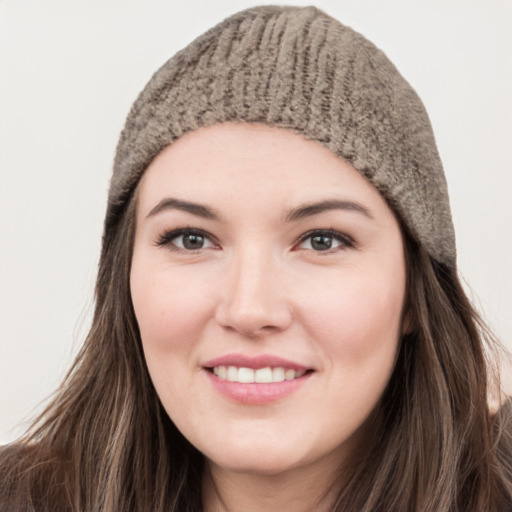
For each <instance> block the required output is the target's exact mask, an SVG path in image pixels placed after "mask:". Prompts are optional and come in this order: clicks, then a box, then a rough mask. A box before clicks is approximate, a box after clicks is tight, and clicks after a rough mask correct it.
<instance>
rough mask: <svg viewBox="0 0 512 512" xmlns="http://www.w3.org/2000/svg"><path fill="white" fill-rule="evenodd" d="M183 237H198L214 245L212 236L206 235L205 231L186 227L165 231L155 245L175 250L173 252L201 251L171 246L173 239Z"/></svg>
mask: <svg viewBox="0 0 512 512" xmlns="http://www.w3.org/2000/svg"><path fill="white" fill-rule="evenodd" d="M183 235H197V236H200V237H203V238H205V239H208V240H210V241H211V242H212V243H215V242H214V238H213V236H212V235H210V234H209V233H207V232H206V231H203V230H202V229H196V228H190V227H186V228H179V229H174V230H172V231H166V232H165V233H163V234H162V235H161V236H160V237H159V238H158V240H157V242H156V245H157V246H158V247H171V248H172V250H175V251H184V252H190V253H193V252H197V251H200V250H201V248H200V249H197V250H194V249H182V248H181V247H177V246H175V245H174V244H172V241H173V240H174V239H176V238H178V237H180V236H183Z"/></svg>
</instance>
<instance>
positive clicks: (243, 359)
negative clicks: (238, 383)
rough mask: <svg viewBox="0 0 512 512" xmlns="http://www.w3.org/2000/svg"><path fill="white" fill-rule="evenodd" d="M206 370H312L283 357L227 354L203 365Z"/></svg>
mask: <svg viewBox="0 0 512 512" xmlns="http://www.w3.org/2000/svg"><path fill="white" fill-rule="evenodd" d="M202 366H203V367H204V368H213V367H215V366H238V368H241V367H243V368H252V369H253V370H257V369H258V368H266V367H267V366H270V367H271V368H277V367H282V368H284V369H285V370H288V369H290V370H296V371H300V370H310V369H311V368H308V367H307V366H304V365H302V364H298V363H296V362H294V361H290V360H288V359H283V358H282V357H278V356H272V355H266V354H262V355H260V356H246V355H243V354H226V355H224V356H221V357H217V358H215V359H212V360H210V361H207V362H205V363H203V364H202Z"/></svg>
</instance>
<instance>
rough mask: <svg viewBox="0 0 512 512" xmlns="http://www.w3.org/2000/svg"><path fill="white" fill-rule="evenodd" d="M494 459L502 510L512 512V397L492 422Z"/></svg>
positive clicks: (505, 402)
mask: <svg viewBox="0 0 512 512" xmlns="http://www.w3.org/2000/svg"><path fill="white" fill-rule="evenodd" d="M493 427H494V434H495V442H496V459H497V467H498V471H499V476H500V480H501V483H502V489H503V495H504V503H506V505H504V508H503V510H504V511H505V510H506V511H508V510H512V397H508V398H507V399H506V400H505V401H504V402H503V404H502V406H501V407H500V408H499V409H498V411H497V412H496V415H495V416H494V420H493Z"/></svg>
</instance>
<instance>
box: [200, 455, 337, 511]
mask: <svg viewBox="0 0 512 512" xmlns="http://www.w3.org/2000/svg"><path fill="white" fill-rule="evenodd" d="M338 473H339V471H338V470H337V469H336V468H331V471H325V470H323V471H318V470H316V469H313V468H307V467H302V468H300V469H296V470H291V471H287V472H286V473H285V474H273V475H261V474H248V473H239V472H233V471H230V470H226V469H224V468H221V467H219V466H216V465H215V464H213V463H212V462H209V463H208V464H207V467H206V470H205V474H204V477H203V489H202V497H203V510H204V512H236V511H239V510H243V511H244V512H256V511H257V512H260V511H261V510H265V512H282V511H283V510H293V511H294V512H311V510H315V511H316V512H330V511H332V506H333V504H334V502H335V500H336V494H337V491H338V490H339V484H338V485H336V482H337V481H339V480H338Z"/></svg>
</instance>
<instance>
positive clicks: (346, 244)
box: [155, 227, 355, 254]
mask: <svg viewBox="0 0 512 512" xmlns="http://www.w3.org/2000/svg"><path fill="white" fill-rule="evenodd" d="M184 235H197V236H200V237H202V238H204V239H208V240H210V242H211V243H212V244H216V242H215V239H214V237H213V236H212V235H210V234H209V233H207V232H206V231H203V230H202V229H196V228H191V227H186V228H179V229H174V230H171V231H166V232H165V233H163V234H162V235H161V236H160V237H159V238H158V240H157V242H156V244H155V245H157V246H158V247H170V248H171V249H172V250H174V251H183V252H187V253H195V252H198V251H201V250H202V249H203V248H202V247H201V248H199V249H195V250H194V249H183V248H181V247H177V246H176V245H174V244H173V243H172V241H173V240H175V239H176V238H178V237H180V236H184ZM321 236H324V237H328V238H332V239H334V240H336V241H337V242H339V243H340V247H336V248H334V249H327V250H322V251H314V252H317V253H325V254H330V253H332V252H334V251H336V250H343V249H346V248H353V247H355V243H354V240H353V239H352V238H351V237H349V236H347V235H345V234H342V233H340V232H338V231H335V230H333V229H313V230H311V231H308V232H307V233H304V234H303V235H302V236H301V237H300V239H299V241H298V242H297V243H296V244H295V245H294V248H298V246H300V245H301V244H303V243H304V242H305V241H307V240H308V239H310V238H311V239H312V238H313V237H321Z"/></svg>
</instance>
